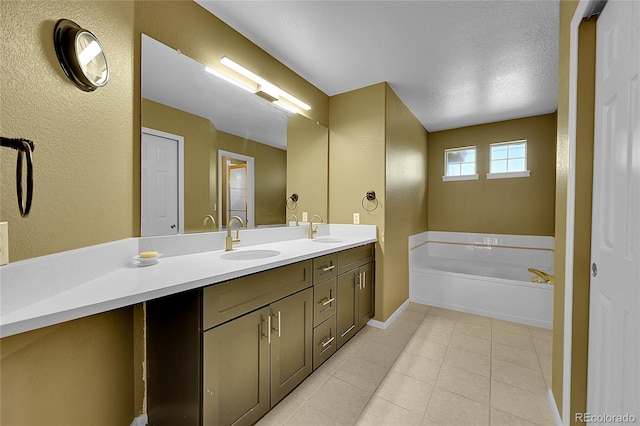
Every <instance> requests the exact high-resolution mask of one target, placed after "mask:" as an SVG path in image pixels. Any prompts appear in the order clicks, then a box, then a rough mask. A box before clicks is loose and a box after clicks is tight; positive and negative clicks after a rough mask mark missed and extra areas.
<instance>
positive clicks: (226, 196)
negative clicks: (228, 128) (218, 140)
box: [218, 150, 255, 229]
mask: <svg viewBox="0 0 640 426" xmlns="http://www.w3.org/2000/svg"><path fill="white" fill-rule="evenodd" d="M253 176H254V158H253V157H248V156H245V155H242V154H236V153H233V152H229V151H223V150H218V197H219V198H218V200H219V203H220V206H221V208H220V209H219V212H218V213H219V215H220V220H221V221H220V229H226V226H227V223H228V222H229V219H230V218H231V217H233V216H238V217H240V218H241V219H242V220H243V221H244V223H245V226H246V227H247V228H254V227H255V223H254V182H253V179H254V177H253Z"/></svg>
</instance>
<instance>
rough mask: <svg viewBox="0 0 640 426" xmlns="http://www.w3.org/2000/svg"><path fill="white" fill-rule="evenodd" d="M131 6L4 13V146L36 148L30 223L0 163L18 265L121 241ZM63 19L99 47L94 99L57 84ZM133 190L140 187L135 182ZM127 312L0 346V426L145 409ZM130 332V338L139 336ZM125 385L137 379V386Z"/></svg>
mask: <svg viewBox="0 0 640 426" xmlns="http://www.w3.org/2000/svg"><path fill="white" fill-rule="evenodd" d="M133 14H134V7H133V4H132V3H130V2H98V1H96V2H82V3H79V2H76V1H55V2H54V1H3V2H1V3H0V15H2V43H0V55H1V56H0V84H1V86H2V95H1V96H2V114H0V128H1V129H2V130H1V134H2V136H7V137H25V138H29V139H33V140H34V141H35V144H36V149H35V152H34V169H35V188H34V200H33V207H32V210H31V214H30V215H29V216H28V217H27V218H24V219H23V218H20V216H19V214H18V208H17V205H16V204H17V201H16V195H15V181H14V179H15V177H14V176H15V152H10V151H8V150H7V149H5V148H3V149H2V150H1V152H0V157H1V160H0V161H1V166H2V186H1V198H0V205H1V206H2V210H1V211H0V218H1V220H3V221H5V220H6V221H8V222H9V235H10V240H9V251H10V260H11V261H16V260H20V259H27V258H31V257H36V256H42V255H46V254H51V253H55V252H60V251H64V250H70V249H75V248H78V247H84V246H88V245H93V244H98V243H103V242H107V241H112V240H118V239H122V238H126V237H130V236H132V235H133V234H134V232H137V230H136V231H134V229H133V225H132V211H133V197H132V191H133V189H132V188H133V186H134V180H135V179H134V175H133V167H132V156H133V145H134V143H139V142H134V138H133V134H134V123H133V115H134V112H133V101H132V97H131V94H132V90H133V84H134V75H133V20H134V15H133ZM60 18H68V19H72V20H74V21H76V22H77V23H78V24H80V25H82V26H84V27H86V28H87V29H89V30H90V31H92V32H93V33H94V34H95V35H96V36H97V37H98V39H100V41H101V42H102V44H103V46H104V49H105V52H106V55H107V58H108V61H109V65H110V70H111V79H110V81H109V83H108V84H107V86H105V87H103V88H100V89H98V90H97V91H95V92H93V93H86V92H83V91H81V90H80V89H78V88H76V87H75V86H74V85H73V84H72V83H71V82H70V81H69V80H68V79H67V77H66V76H65V75H64V74H63V72H62V69H61V68H60V65H59V64H58V60H57V58H56V55H55V51H54V47H53V36H52V35H53V28H54V25H55V23H56V21H57V20H58V19H60ZM138 180H139V178H138ZM134 310H135V309H134V308H126V309H121V310H117V311H112V312H109V313H106V314H102V315H97V316H93V317H89V318H83V319H81V320H77V321H73V322H69V323H64V324H61V325H59V326H55V327H49V328H45V329H41V330H36V331H33V332H29V333H23V334H19V335H17V336H12V337H8V338H5V339H2V340H1V341H0V351H1V354H0V358H1V362H0V376H1V382H0V389H1V395H2V399H1V402H0V404H1V407H0V412H1V413H2V414H1V415H0V422H1V423H2V424H6V425H32V424H47V425H86V424H89V423H90V424H93V425H113V424H129V423H130V422H131V420H132V419H133V417H134V415H136V414H137V413H138V412H139V411H140V410H141V409H142V393H141V392H139V389H140V388H141V377H142V372H141V371H142V370H141V369H142V367H141V365H142V364H141V358H140V357H139V352H138V350H139V348H140V345H139V340H138V343H136V342H134V339H133V335H134V333H135V334H136V335H137V334H138V333H137V331H136V330H137V329H136V328H134V320H133V315H132V312H134ZM138 329H139V328H138ZM134 377H135V378H136V379H134Z"/></svg>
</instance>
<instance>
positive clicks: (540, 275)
mask: <svg viewBox="0 0 640 426" xmlns="http://www.w3.org/2000/svg"><path fill="white" fill-rule="evenodd" d="M527 270H528V271H529V272H531V273H532V274H535V275H537V277H533V278H532V279H531V281H532V282H534V283H541V282H545V283H547V284H553V275H549V274H547V273H545V272H542V271H541V270H539V269H535V268H528V269H527Z"/></svg>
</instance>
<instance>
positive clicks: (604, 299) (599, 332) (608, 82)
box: [587, 0, 640, 423]
mask: <svg viewBox="0 0 640 426" xmlns="http://www.w3.org/2000/svg"><path fill="white" fill-rule="evenodd" d="M597 25H598V29H597V48H596V49H597V50H596V54H597V68H596V108H595V142H594V143H595V152H594V155H595V157H594V166H593V173H594V175H593V223H592V242H591V247H592V248H591V260H592V262H593V264H592V277H591V295H590V297H591V299H590V313H589V316H590V318H589V367H588V390H587V409H588V411H589V413H591V414H592V415H596V416H599V415H601V416H606V415H612V416H615V415H625V414H628V415H633V416H635V418H636V421H640V313H639V312H640V80H639V74H640V71H639V70H640V56H639V55H640V43H639V41H638V38H639V37H640V2H638V1H613V0H610V1H609V2H608V3H607V5H606V6H605V8H604V11H603V12H602V14H601V15H600V17H599V18H598V24H597ZM595 420H597V421H596V423H612V420H613V422H614V423H622V422H623V420H624V419H622V418H613V419H611V418H610V419H607V418H606V417H600V418H598V417H595Z"/></svg>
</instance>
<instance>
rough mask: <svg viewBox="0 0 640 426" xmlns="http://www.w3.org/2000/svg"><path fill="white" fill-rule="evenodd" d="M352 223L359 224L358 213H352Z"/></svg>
mask: <svg viewBox="0 0 640 426" xmlns="http://www.w3.org/2000/svg"><path fill="white" fill-rule="evenodd" d="M353 224H354V225H359V224H360V213H354V214H353Z"/></svg>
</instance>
